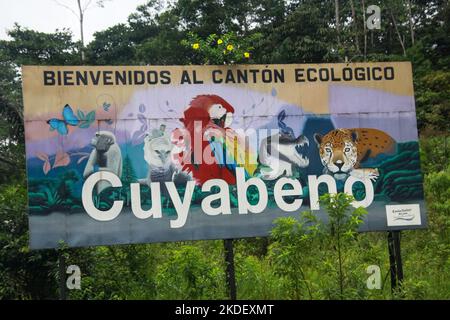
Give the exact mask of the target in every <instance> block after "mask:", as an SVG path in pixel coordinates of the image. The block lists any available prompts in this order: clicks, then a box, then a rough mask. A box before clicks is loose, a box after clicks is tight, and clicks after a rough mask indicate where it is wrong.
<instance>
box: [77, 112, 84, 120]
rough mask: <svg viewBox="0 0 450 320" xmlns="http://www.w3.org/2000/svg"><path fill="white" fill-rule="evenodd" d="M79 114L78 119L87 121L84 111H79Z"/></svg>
mask: <svg viewBox="0 0 450 320" xmlns="http://www.w3.org/2000/svg"><path fill="white" fill-rule="evenodd" d="M77 114H78V118H79V119H80V120H85V119H86V117H85V115H84V112H83V111H81V110H78V111H77Z"/></svg>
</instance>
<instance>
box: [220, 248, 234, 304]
mask: <svg viewBox="0 0 450 320" xmlns="http://www.w3.org/2000/svg"><path fill="white" fill-rule="evenodd" d="M223 245H224V249H225V265H226V269H225V273H226V279H227V288H228V293H229V295H230V300H236V276H235V272H234V252H233V239H225V240H223Z"/></svg>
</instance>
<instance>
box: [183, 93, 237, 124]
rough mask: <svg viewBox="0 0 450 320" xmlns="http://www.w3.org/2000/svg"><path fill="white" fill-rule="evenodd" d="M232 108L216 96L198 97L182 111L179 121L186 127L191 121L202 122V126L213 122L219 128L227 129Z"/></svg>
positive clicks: (230, 120)
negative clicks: (181, 117) (182, 116)
mask: <svg viewBox="0 0 450 320" xmlns="http://www.w3.org/2000/svg"><path fill="white" fill-rule="evenodd" d="M233 113H234V108H233V107H232V106H231V104H229V103H228V102H227V101H225V99H223V98H221V97H219V96H217V95H213V94H211V95H198V96H196V97H195V98H194V99H192V101H191V103H190V105H189V107H188V108H187V109H186V110H185V111H184V118H183V119H181V121H182V122H183V123H184V124H185V126H186V127H188V123H191V122H192V121H202V122H203V125H206V124H208V123H209V122H211V121H212V122H213V123H214V124H215V125H217V126H219V127H221V128H227V127H229V126H230V125H231V123H232V122H233Z"/></svg>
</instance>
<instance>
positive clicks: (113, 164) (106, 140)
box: [83, 131, 122, 194]
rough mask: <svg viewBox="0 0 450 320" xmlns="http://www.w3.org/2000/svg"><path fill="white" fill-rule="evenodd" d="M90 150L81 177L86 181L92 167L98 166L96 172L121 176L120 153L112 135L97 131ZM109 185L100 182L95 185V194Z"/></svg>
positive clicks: (92, 170) (91, 171)
mask: <svg viewBox="0 0 450 320" xmlns="http://www.w3.org/2000/svg"><path fill="white" fill-rule="evenodd" d="M91 145H92V146H93V147H94V149H93V150H92V152H91V154H90V156H89V159H88V162H87V164H86V167H85V168H84V173H83V177H84V178H85V179H86V178H87V177H89V176H90V175H91V174H92V173H93V172H94V167H95V166H98V171H110V172H112V173H114V174H115V175H117V176H118V177H119V178H120V177H121V175H122V153H121V152H120V148H119V145H118V144H117V143H116V137H115V136H114V133H112V132H109V131H98V132H97V133H96V134H95V137H94V138H92V140H91ZM107 187H109V184H108V183H107V182H104V181H100V182H99V183H98V184H97V193H98V194H99V193H100V192H102V191H103V190H104V189H106V188H107Z"/></svg>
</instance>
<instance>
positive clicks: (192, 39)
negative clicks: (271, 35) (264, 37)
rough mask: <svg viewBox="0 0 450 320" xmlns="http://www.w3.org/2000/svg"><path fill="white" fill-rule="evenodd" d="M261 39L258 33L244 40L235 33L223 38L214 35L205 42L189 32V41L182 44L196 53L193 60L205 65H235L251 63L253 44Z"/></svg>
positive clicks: (222, 36)
mask: <svg viewBox="0 0 450 320" xmlns="http://www.w3.org/2000/svg"><path fill="white" fill-rule="evenodd" d="M260 38H261V34H258V33H255V34H252V35H251V36H248V37H245V38H243V37H239V36H238V35H237V34H235V33H233V32H228V33H225V34H223V35H221V36H218V35H217V34H214V33H213V34H210V35H209V36H208V37H207V38H206V39H205V40H203V39H202V38H200V37H199V36H198V35H196V34H194V33H192V32H189V33H188V37H187V39H185V40H183V41H182V42H181V43H182V44H183V45H184V46H185V47H188V48H191V49H192V50H193V51H195V52H196V54H195V56H194V57H193V59H195V60H198V61H201V63H203V64H234V63H240V62H244V63H249V61H251V56H252V50H254V47H253V45H252V44H254V43H255V42H256V41H258V40H259V39H260Z"/></svg>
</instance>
